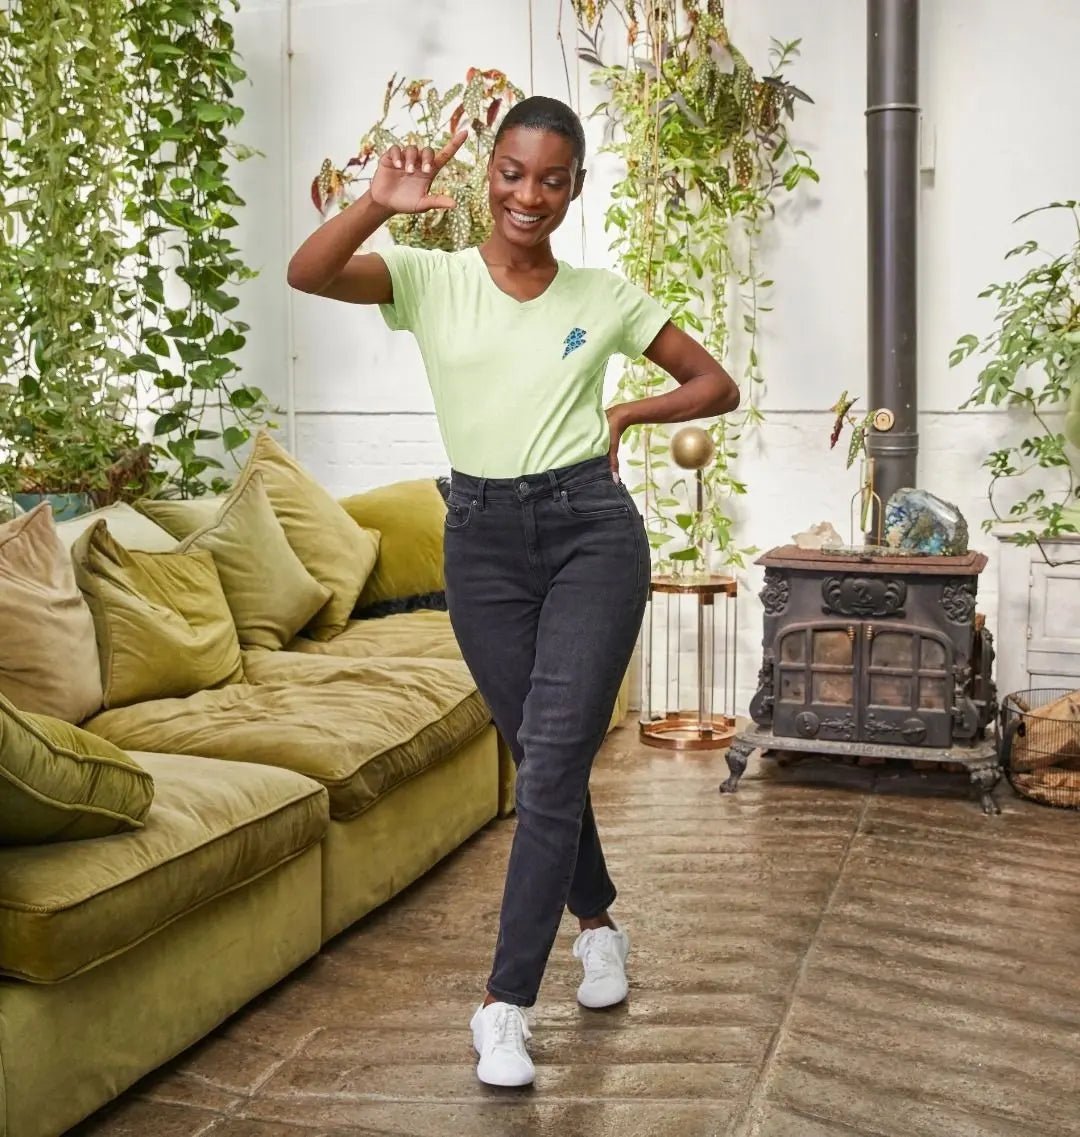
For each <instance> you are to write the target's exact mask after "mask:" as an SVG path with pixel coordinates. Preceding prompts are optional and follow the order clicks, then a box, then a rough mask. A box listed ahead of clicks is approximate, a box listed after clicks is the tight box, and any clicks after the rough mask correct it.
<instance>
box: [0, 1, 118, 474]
mask: <svg viewBox="0 0 1080 1137" xmlns="http://www.w3.org/2000/svg"><path fill="white" fill-rule="evenodd" d="M122 16H123V2H122V0H49V2H44V0H24V2H23V3H21V4H18V5H16V6H15V7H14V8H13V9H12V10H11V11H10V13H9V15H8V16H7V17H6V18H5V21H4V26H3V32H4V36H3V50H2V57H0V59H2V61H0V85H2V87H3V89H4V90H3V94H2V95H0V100H2V101H0V117H2V118H3V119H4V127H5V129H4V133H5V135H6V137H5V144H4V146H3V157H2V159H0V162H2V165H0V194H2V203H0V208H2V209H3V230H4V236H3V241H2V244H0V296H2V297H3V301H2V305H0V364H2V367H3V376H2V377H3V381H2V382H0V439H2V441H3V447H4V450H5V453H4V454H3V455H2V459H3V460H2V463H0V482H2V485H3V488H4V489H6V490H7V491H8V492H9V493H16V492H41V493H51V492H60V493H65V492H76V493H78V492H88V493H95V494H103V493H105V492H107V491H109V490H110V488H113V489H120V488H122V487H117V486H115V485H114V483H115V480H116V479H115V474H116V470H117V469H119V468H120V467H119V466H118V463H128V464H129V466H130V468H132V469H134V465H136V464H135V463H131V462H130V459H131V456H132V454H133V453H135V452H136V451H137V436H136V432H135V428H134V425H133V422H132V418H133V416H132V413H131V412H132V408H133V402H134V399H133V396H134V391H133V389H132V387H131V384H130V383H129V382H127V381H125V380H124V379H123V378H122V373H123V371H124V366H123V360H124V356H123V348H122V345H123V341H124V339H125V336H126V327H125V323H124V313H123V312H122V311H121V310H120V309H119V308H118V306H117V305H116V304H115V303H114V302H113V296H114V292H115V290H116V288H117V286H118V283H119V281H120V279H121V274H122V268H123V261H124V255H125V247H126V246H125V239H124V235H123V232H122V228H121V217H120V201H121V198H122V193H123V178H124V175H123V162H122V156H123V153H124V148H125V145H126V128H125V123H124V113H125V100H124V83H123V78H122V66H121V65H122V50H121V47H120V38H119V35H118V32H119V28H120V23H121V20H122Z"/></svg>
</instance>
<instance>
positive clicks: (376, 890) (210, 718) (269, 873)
mask: <svg viewBox="0 0 1080 1137" xmlns="http://www.w3.org/2000/svg"><path fill="white" fill-rule="evenodd" d="M262 445H263V451H264V453H263V455H262V456H263V458H266V456H267V455H266V449H267V448H266V444H265V442H264V443H263V444H262ZM271 458H280V455H276V454H272V455H271ZM234 493H235V491H234ZM324 504H325V503H324ZM274 506H275V509H278V507H279V506H281V502H280V501H279V500H276V499H275V500H274ZM335 507H336V508H339V509H342V510H343V512H344V514H345V515H347V517H348V518H349V519H350V520H349V524H350V525H353V526H358V527H360V528H361V529H362V530H364V531H365V532H368V533H375V534H378V535H380V541H379V547H378V555H377V559H376V561H375V564H374V566H373V567H372V569H371V571H370V573H369V575H368V577H367V580H366V581H365V583H364V585H363V589H362V591H361V592H360V595H359V596H358V597H355V598H354V600H355V602H354V603H353V604H352V606H351V609H350V611H349V612H348V613H346V618H344V619H343V620H339V622H338V624H339V626H338V627H336V628H335V629H333V634H328V633H327V631H326V629H322V630H321V632H320V633H319V634H316V635H312V634H310V631H311V629H310V627H309V628H307V629H305V630H303V631H301V633H300V634H298V635H296V636H294V637H292V638H290V639H289V640H288V642H285V643H283V644H282V645H281V646H280V647H279V648H278V649H277V650H267V649H266V648H265V647H263V648H244V647H243V646H241V650H240V655H239V670H236V669H235V668H234V670H233V673H232V674H230V676H229V677H228V680H227V681H222V682H219V683H216V684H214V685H211V686H208V687H206V688H205V689H200V690H194V691H191V692H190V693H186V694H184V695H182V696H178V695H175V694H174V695H166V696H163V697H157V698H147V699H141V700H138V701H122V702H121V704H120V705H113V706H106V707H102V708H100V709H98V710H97V711H96V712H95V713H93V714H91V715H89V716H88V717H86V718H83V719H81V720H80V723H79V725H80V727H81V729H82V730H83V731H85V732H87V733H88V734H89V735H92V736H93V737H94V738H98V739H103V740H107V742H109V743H112V744H114V745H115V746H117V747H119V748H121V749H122V750H123V751H124V752H125V753H126V754H128V755H130V757H131V758H132V759H133V760H134V762H135V763H137V764H138V765H139V766H141V767H142V769H143V770H145V771H146V772H147V773H148V774H149V775H150V776H151V777H152V779H153V787H154V790H153V801H152V803H151V805H150V807H149V811H148V813H146V815H145V818H144V820H143V821H142V822H141V823H140V826H139V827H136V828H129V829H127V830H125V831H123V832H118V833H115V834H112V835H108V836H102V837H93V838H89V839H79V840H53V841H46V842H44V843H36V844H18V843H15V844H12V843H4V842H3V818H2V817H0V1137H58V1135H59V1134H61V1133H63V1132H64V1131H65V1130H66V1129H68V1128H69V1127H70V1126H72V1125H74V1124H76V1123H77V1122H78V1121H79V1120H80V1119H82V1118H84V1117H86V1116H87V1115H88V1114H90V1113H92V1112H93V1111H94V1110H96V1109H98V1108H99V1107H100V1106H102V1105H104V1104H105V1103H106V1102H108V1101H109V1100H110V1099H112V1098H113V1097H115V1096H116V1095H118V1094H119V1093H121V1092H123V1091H124V1090H125V1089H126V1088H127V1087H129V1086H130V1085H132V1084H133V1083H134V1082H135V1081H137V1080H138V1079H139V1078H140V1077H141V1076H143V1075H144V1074H146V1073H148V1072H149V1071H151V1070H153V1069H154V1068H155V1067H157V1066H159V1065H161V1064H162V1063H164V1062H166V1061H167V1060H169V1059H170V1058H172V1057H173V1056H175V1055H176V1054H178V1053H179V1052H180V1051H182V1050H184V1049H185V1048H186V1047H188V1046H190V1045H191V1044H192V1043H194V1042H196V1041H197V1040H198V1039H200V1038H202V1037H203V1036H204V1035H206V1034H207V1033H208V1032H210V1031H211V1030H213V1029H214V1028H215V1027H216V1026H217V1025H218V1024H220V1023H221V1022H222V1021H223V1020H225V1019H226V1018H227V1017H228V1016H229V1015H230V1014H232V1013H233V1012H235V1011H236V1010H238V1009H239V1008H240V1007H241V1006H243V1005H244V1004H245V1003H246V1002H248V1001H249V1000H251V999H252V998H254V997H255V996H256V995H258V994H260V993H261V992H263V991H265V990H266V989H268V988H269V987H271V986H273V985H274V984H275V983H277V982H279V981H280V980H282V979H283V978H285V977H286V976H287V975H288V974H289V973H290V971H292V970H293V969H294V968H296V967H297V966H298V965H300V964H301V963H302V962H304V961H305V960H307V959H309V958H310V957H312V956H313V955H315V954H316V953H318V952H319V950H320V948H321V947H322V945H323V944H324V943H326V941H327V940H329V939H330V938H331V937H333V936H335V935H337V934H339V933H340V932H342V931H343V930H344V929H346V928H348V927H349V925H350V924H352V923H353V922H355V921H356V920H358V919H360V918H361V917H363V916H364V915H365V914H367V913H369V912H371V911H372V910H373V909H374V908H376V907H378V906H379V905H381V904H383V903H385V902H386V901H387V900H389V899H390V898H391V897H393V896H394V895H395V894H396V893H398V892H400V891H401V890H402V889H403V888H405V887H406V886H407V885H409V884H410V883H411V882H413V881H415V880H416V879H418V878H419V877H420V876H422V875H423V874H424V873H425V872H426V871H427V870H428V869H430V868H431V867H432V866H433V865H435V864H436V863H437V862H438V861H439V860H440V859H442V858H443V857H445V856H446V855H447V854H449V853H450V852H451V851H452V850H454V849H455V848H457V847H458V846H459V845H461V844H462V842H464V841H465V840H467V839H468V838H469V837H470V836H471V835H472V834H473V833H475V832H476V831H477V830H479V829H480V828H482V827H483V826H485V825H486V824H487V823H489V822H491V821H492V820H493V819H495V818H496V817H499V816H505V815H506V814H508V813H510V812H512V809H513V769H512V765H511V763H510V762H509V761H508V758H507V751H506V747H505V745H504V744H503V743H502V742H501V740H500V739H499V738H498V736H497V733H496V731H495V729H494V727H493V725H492V724H491V721H490V715H489V713H488V711H487V709H486V707H485V705H484V703H483V701H482V699H481V698H480V696H479V694H478V692H477V691H476V688H475V685H474V684H473V682H472V679H471V676H470V675H469V673H468V670H467V668H466V667H465V665H464V663H463V662H462V660H461V657H460V653H459V652H458V649H457V645H456V642H455V640H454V637H453V633H452V630H451V628H450V624H449V620H448V618H447V616H446V613H445V612H444V611H441V610H438V607H437V602H438V593H439V590H440V589H441V587H442V583H441V580H442V578H441V557H442V547H441V542H442V519H443V516H444V513H445V507H444V504H443V499H442V496H441V494H440V492H439V488H438V486H437V484H436V482H435V481H434V480H433V479H426V480H419V481H413V482H407V483H399V484H397V485H395V486H388V487H385V488H383V489H381V490H376V491H372V492H370V493H367V494H361V495H358V496H356V497H353V498H349V499H346V500H344V501H342V502H340V503H335ZM224 512H227V510H225V507H224V504H223V501H216V502H209V503H208V502H203V501H199V502H194V503H171V502H156V503H145V504H144V506H142V507H141V508H140V510H138V511H136V510H132V509H130V508H128V507H124V506H115V507H110V509H108V510H105V511H102V513H101V516H98V517H91V518H89V519H79V520H78V521H76V522H71V523H65V524H62V525H60V526H58V527H57V533H58V535H59V537H60V539H61V540H62V541H63V542H64V544H65V545H71V546H73V548H74V552H73V554H72V555H73V556H75V557H76V561H77V565H78V564H82V568H81V569H80V570H78V571H82V572H83V573H84V574H85V572H86V571H87V569H86V564H85V563H82V562H78V557H80V556H82V557H83V558H84V560H86V558H87V556H88V553H87V550H88V549H91V550H92V549H93V547H94V546H95V543H96V545H97V546H98V547H99V548H105V546H104V545H103V544H102V542H103V541H106V540H112V541H113V542H114V543H115V544H116V545H119V546H121V547H123V548H124V549H126V550H128V553H129V554H130V556H131V557H140V556H141V557H143V558H150V560H149V561H147V562H146V563H151V564H153V565H157V564H159V563H160V558H161V557H162V556H165V557H166V558H167V557H169V556H174V555H180V554H179V553H177V552H176V550H177V549H178V548H180V549H183V548H184V543H185V542H190V540H191V538H192V535H193V534H198V533H200V532H202V531H204V530H205V529H206V527H207V526H210V527H212V526H213V525H214V524H215V519H218V518H220V516H221V515H222V514H223V513H224ZM280 517H282V518H285V517H286V514H285V513H284V512H282V513H281V514H280ZM264 520H265V518H264ZM102 522H104V525H102ZM282 524H283V525H285V520H282ZM335 524H336V522H335ZM105 530H107V534H106V533H105V532H104V531H105ZM286 532H287V533H289V535H290V538H291V536H292V533H291V531H289V530H288V529H287V528H286ZM233 536H234V537H235V534H234V535H233ZM178 542H180V543H181V544H180V545H179V546H178V544H177V543H178ZM196 543H197V542H196ZM301 544H302V542H301ZM188 547H189V548H190V545H189V546H188ZM221 548H225V545H222V546H221ZM80 550H81V551H80ZM211 550H212V552H213V554H214V557H215V563H216V564H217V566H218V568H219V570H220V575H221V579H222V580H225V579H226V578H227V575H228V574H227V570H226V563H227V554H228V550H227V549H225V552H224V553H222V556H221V559H220V560H217V557H218V553H219V552H220V551H221V549H220V548H218V547H217V546H213V545H211ZM234 551H235V549H234ZM256 553H257V550H252V555H253V557H255V556H256ZM155 558H156V559H155ZM129 559H130V558H129ZM256 559H258V558H257V557H256ZM301 559H302V558H301ZM87 563H88V562H87ZM125 563H126V562H125ZM139 563H140V564H142V563H143V561H140V562H139ZM313 575H315V574H313ZM331 575H332V570H331ZM79 583H80V585H82V586H83V594H84V595H86V596H87V598H88V602H90V603H91V607H92V608H93V606H94V603H96V602H98V601H100V596H97V594H96V593H95V592H94V589H95V588H96V585H95V584H94V583H93V582H92V581H89V578H86V577H85V576H81V577H79ZM107 583H108V582H107ZM113 583H115V582H113ZM5 586H6V585H5V576H4V563H3V531H2V527H0V601H2V598H3V590H4V588H5ZM88 589H89V591H88ZM229 601H230V607H232V608H233V611H234V613H236V614H237V620H238V621H240V620H241V613H242V612H243V611H244V609H243V604H240V603H238V604H237V605H236V606H234V605H233V603H232V601H233V597H232V596H230V597H229ZM208 605H209V601H208ZM99 615H100V613H97V612H96V611H95V620H96V621H98V616H99ZM169 618H171V616H170V617H169ZM103 619H105V621H106V623H104V624H103V623H101V622H100V621H98V622H96V623H95V627H96V629H97V632H98V636H99V641H98V646H99V649H101V652H102V658H105V657H106V656H108V657H109V659H110V661H111V662H110V663H103V664H102V667H103V673H105V672H106V671H107V670H108V668H109V667H110V666H115V665H117V659H118V657H119V656H120V655H121V654H122V653H123V652H124V651H125V650H126V651H128V653H129V656H130V657H131V658H134V659H135V661H136V663H138V662H139V660H140V656H139V651H140V650H141V649H140V645H139V644H138V642H137V640H135V641H131V640H130V636H131V634H132V633H131V628H130V627H129V626H128V625H126V624H125V625H124V626H122V627H121V626H120V625H118V624H116V623H113V624H112V625H109V624H108V623H107V621H108V619H109V617H108V616H106V617H103ZM103 629H104V630H103ZM102 636H104V637H105V639H104V640H102V638H101V637H102ZM123 636H128V637H129V642H127V643H124V642H121V641H122V638H123ZM256 638H257V637H256ZM147 652H148V655H147V657H146V661H145V663H144V666H145V667H146V668H147V669H152V668H153V667H154V666H155V665H156V664H155V662H154V658H153V653H152V652H150V649H147ZM110 653H111V654H110ZM4 658H5V657H4V655H3V652H2V651H0V693H3V667H4ZM158 663H159V664H160V660H159V661H158ZM140 678H141V677H140V676H139V675H138V674H137V673H136V674H134V675H133V676H131V677H130V679H131V681H132V682H134V683H135V684H136V685H137V684H138V682H139V681H140ZM104 689H105V690H106V691H108V689H109V686H108V678H107V679H106V681H105V686H104ZM625 713H626V691H625V686H624V690H623V692H622V695H621V696H620V703H619V706H618V707H617V708H616V711H615V716H614V717H613V720H612V723H613V724H614V723H615V722H617V721H618V720H619V719H620V718H621V717H622V716H623V715H624V714H625ZM2 721H3V720H2V719H0V747H2V744H3V739H2ZM0 773H2V771H0Z"/></svg>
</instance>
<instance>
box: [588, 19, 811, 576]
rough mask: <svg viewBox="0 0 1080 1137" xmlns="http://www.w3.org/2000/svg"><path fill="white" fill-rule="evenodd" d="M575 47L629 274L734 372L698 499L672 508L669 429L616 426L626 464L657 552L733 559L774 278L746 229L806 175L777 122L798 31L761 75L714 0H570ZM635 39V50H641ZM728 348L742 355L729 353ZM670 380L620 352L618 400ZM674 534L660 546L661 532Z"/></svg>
mask: <svg viewBox="0 0 1080 1137" xmlns="http://www.w3.org/2000/svg"><path fill="white" fill-rule="evenodd" d="M574 10H575V12H576V13H577V16H578V20H579V29H578V32H579V39H580V42H581V43H582V45H583V46H582V48H581V51H580V53H579V54H580V57H581V59H583V60H584V61H585V62H587V63H590V64H591V65H592V66H593V67H594V68H595V69H596V70H595V72H594V82H595V83H596V84H597V85H599V86H601V87H602V88H603V89H604V91H605V93H606V96H607V98H606V101H605V102H603V103H602V104H601V106H600V107H599V108H598V112H600V111H603V112H605V113H606V114H607V116H608V119H609V126H610V132H609V138H610V142H609V145H608V147H607V149H608V150H609V152H611V153H614V154H616V155H618V156H619V157H620V158H622V160H623V163H624V166H625V174H624V176H623V177H622V178H621V179H620V180H619V182H618V183H617V184H616V186H615V188H614V193H613V199H612V203H611V205H610V207H609V208H608V211H607V215H606V228H607V229H608V231H609V232H610V233H611V234H612V247H613V249H614V250H615V251H616V253H617V254H618V257H619V260H620V263H621V267H622V270H623V272H624V273H625V274H626V275H627V277H628V278H629V279H630V280H632V281H634V282H635V283H637V284H639V285H641V286H642V287H643V288H645V289H646V291H648V292H650V293H651V294H652V295H653V296H654V297H656V299H657V300H658V301H659V302H660V303H661V304H663V305H664V306H665V307H666V308H667V309H668V311H670V312H671V314H672V318H673V320H674V321H675V322H676V323H677V324H678V325H679V326H681V327H683V328H685V329H686V330H688V331H690V332H692V333H693V334H696V335H697V337H698V338H699V339H700V340H701V341H702V343H703V344H704V345H705V346H706V347H707V348H708V349H709V351H711V352H712V353H713V354H714V355H715V356H716V357H717V358H719V359H721V360H723V361H725V363H726V364H727V365H728V370H729V371H732V372H733V373H735V374H740V375H741V376H742V378H743V381H744V386H745V388H746V390H744V392H743V396H744V397H743V406H744V407H745V408H746V409H745V410H744V411H743V412H742V413H741V414H738V415H734V416H726V417H725V418H721V419H717V420H715V421H714V422H712V423H709V424H707V426H706V429H708V430H709V433H710V434H711V435H712V438H713V441H714V443H715V445H716V454H717V457H716V461H715V463H714V464H713V465H712V466H711V467H710V468H709V469H708V470H706V471H705V472H704V481H705V489H706V503H707V504H706V507H705V509H704V510H703V511H700V512H699V511H697V510H696V508H695V507H694V505H693V504H691V506H690V509H689V511H688V512H681V511H679V509H680V503H679V500H678V498H677V497H676V496H675V491H677V490H679V488H680V486H682V487H685V483H684V482H683V481H681V480H679V479H678V478H675V479H674V480H673V479H672V470H671V462H670V459H669V455H668V447H667V439H668V433H667V430H666V429H665V428H662V427H656V426H646V427H640V428H637V429H636V430H632V431H631V432H629V434H628V437H627V442H628V447H629V449H630V452H631V455H630V457H629V458H628V459H627V465H628V467H629V468H630V469H631V470H636V471H637V472H638V474H639V476H640V481H639V482H638V484H636V485H632V486H631V489H632V491H633V492H635V493H638V494H641V495H643V496H644V501H645V514H646V523H647V529H648V533H649V540H650V542H651V544H652V547H653V549H654V550H655V551H656V553H657V556H658V558H659V560H660V565H661V567H665V566H666V565H667V563H668V562H674V563H675V564H676V565H678V564H695V563H696V562H697V561H698V560H700V549H701V548H702V547H703V546H704V545H706V544H708V545H712V546H713V547H715V548H717V549H718V550H719V552H720V553H721V555H722V557H723V559H724V561H725V563H731V564H741V563H742V562H743V560H744V558H745V556H746V555H747V554H748V553H749V552H751V551H752V550H750V549H749V548H745V547H743V548H740V547H738V546H737V544H736V543H735V541H734V539H733V536H732V531H733V527H734V523H735V522H734V516H733V512H732V501H733V499H735V498H736V497H738V496H741V495H742V494H745V492H746V486H745V485H744V484H743V483H742V482H740V481H739V480H738V478H737V477H736V476H735V462H736V460H737V457H738V444H739V442H740V440H741V437H742V434H743V431H744V430H745V429H746V428H747V427H748V426H752V425H755V424H757V423H759V422H760V421H761V419H762V416H761V412H760V409H759V405H758V401H759V393H760V390H761V385H762V384H763V382H764V373H763V370H762V367H761V360H760V351H759V343H760V329H761V319H760V318H761V315H762V314H763V313H767V312H769V311H770V310H771V309H770V307H769V306H768V305H767V304H765V303H763V300H764V299H765V298H766V297H767V295H768V290H769V288H770V287H771V286H772V281H770V280H766V279H764V278H763V274H762V273H761V271H760V268H759V265H758V259H757V256H756V243H757V241H758V239H759V237H760V233H761V226H762V223H763V221H764V220H766V219H769V218H771V217H772V216H774V214H775V208H776V200H777V198H778V197H779V196H780V195H781V194H784V193H788V192H792V191H794V190H795V189H796V187H797V186H799V185H800V184H801V183H802V182H803V181H806V180H809V181H814V182H816V181H817V180H818V175H817V172H816V170H814V168H813V164H812V162H811V160H810V157H809V155H808V154H807V153H806V152H805V151H803V150H800V149H797V148H796V147H795V146H794V145H793V143H792V142H791V140H790V137H789V134H788V122H790V121H791V119H792V118H793V117H794V111H795V105H796V103H797V102H799V101H804V102H809V101H810V100H809V97H808V96H807V95H806V94H805V93H804V92H802V91H800V90H799V89H798V88H797V87H794V86H793V85H791V84H790V83H788V82H787V81H786V79H785V78H784V76H783V73H782V69H783V68H786V67H787V66H788V65H789V64H790V63H791V61H792V60H793V59H794V58H795V57H796V55H797V54H798V41H797V40H794V41H791V42H790V43H783V44H782V43H774V46H773V50H772V53H771V68H770V71H769V73H768V74H765V75H762V76H760V77H759V76H758V75H757V74H756V73H755V72H754V70H753V69H752V68H751V66H750V64H749V62H748V61H747V60H746V59H745V57H744V56H743V55H742V54H741V52H740V51H739V50H738V48H737V47H735V45H734V44H732V42H731V39H730V36H729V34H728V31H727V28H726V25H725V24H724V19H723V5H722V4H720V3H718V2H717V0H708V3H706V4H702V3H701V2H700V0H682V2H681V4H680V3H678V2H677V0H656V2H650V3H648V4H647V5H646V6H645V9H644V13H643V24H644V26H643V28H642V27H641V25H639V23H638V10H637V5H636V4H635V3H633V2H632V0H574ZM610 12H615V13H617V14H618V15H619V17H620V19H621V22H622V28H620V27H619V25H618V24H615V25H612V28H613V31H614V34H615V35H619V36H620V38H621V32H622V31H623V29H625V32H626V38H625V42H627V43H628V45H629V48H630V57H629V59H628V60H627V62H626V63H624V64H605V63H604V62H603V58H602V52H603V47H604V46H606V45H602V44H601V38H602V37H601V29H602V24H603V20H604V16H605V15H606V14H607V13H610ZM642 47H644V48H645V49H646V52H645V54H644V55H642V54H640V53H639V50H640V49H641V48H642ZM732 301H737V302H738V310H741V314H742V322H741V326H740V329H739V331H740V337H739V339H737V340H736V339H734V338H733V337H732V335H731V334H730V333H731V329H730V327H729V320H728V312H729V303H730V302H732ZM736 351H737V352H738V353H739V354H740V356H742V357H743V360H744V361H743V363H742V366H741V367H739V366H733V361H732V359H731V356H732V355H733V354H734V353H735V352H736ZM669 382H670V380H669V379H668V377H667V376H666V375H665V374H664V373H663V372H661V371H660V370H659V369H657V368H655V367H653V366H652V365H650V364H647V363H646V362H644V361H631V362H629V363H628V365H627V367H626V368H625V370H624V372H623V375H622V377H621V380H620V384H619V390H618V398H619V399H620V400H631V399H642V398H647V397H649V396H650V395H655V394H658V393H659V392H661V391H662V390H663V389H664V388H665V387H666V386H668V384H669ZM673 542H677V543H681V544H682V546H683V547H681V548H678V547H675V548H674V552H670V551H669V549H668V546H669V545H672V543H673Z"/></svg>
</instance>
